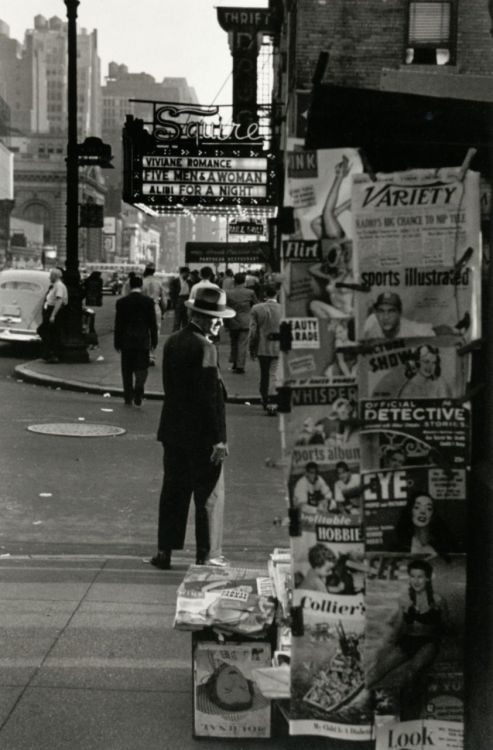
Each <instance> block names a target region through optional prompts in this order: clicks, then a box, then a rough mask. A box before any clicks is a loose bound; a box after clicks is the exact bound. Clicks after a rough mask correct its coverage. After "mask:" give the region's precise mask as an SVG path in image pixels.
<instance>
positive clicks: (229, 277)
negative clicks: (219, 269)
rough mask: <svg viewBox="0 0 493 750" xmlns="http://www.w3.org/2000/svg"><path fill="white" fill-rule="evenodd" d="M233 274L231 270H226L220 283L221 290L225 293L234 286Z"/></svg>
mask: <svg viewBox="0 0 493 750" xmlns="http://www.w3.org/2000/svg"><path fill="white" fill-rule="evenodd" d="M234 276H235V275H234V273H233V271H232V270H231V268H227V269H226V270H225V272H224V279H223V283H222V289H224V291H225V292H226V293H227V292H229V291H231V289H233V287H234V285H235V278H234Z"/></svg>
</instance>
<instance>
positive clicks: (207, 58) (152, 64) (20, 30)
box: [0, 0, 268, 104]
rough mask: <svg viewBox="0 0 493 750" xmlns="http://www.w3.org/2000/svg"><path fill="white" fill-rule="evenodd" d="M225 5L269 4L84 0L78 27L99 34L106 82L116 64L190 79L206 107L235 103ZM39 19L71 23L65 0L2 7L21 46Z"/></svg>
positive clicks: (252, 2) (257, 3)
mask: <svg viewBox="0 0 493 750" xmlns="http://www.w3.org/2000/svg"><path fill="white" fill-rule="evenodd" d="M219 6H226V7H233V6H253V7H257V8H265V7H267V6H268V1H267V0H80V4H79V7H78V19H77V26H78V29H79V30H80V29H82V28H86V29H87V31H89V32H91V31H92V30H93V29H97V30H98V51H99V56H100V58H101V71H102V76H103V80H102V83H104V76H106V75H107V73H108V63H109V62H111V61H112V60H114V61H115V62H117V63H120V64H125V65H127V66H128V69H129V71H130V72H131V73H141V72H145V73H150V74H151V75H153V76H154V77H155V79H156V80H157V81H161V80H162V79H163V78H167V77H183V78H186V79H187V81H188V83H189V85H190V86H193V87H194V88H195V91H196V93H197V97H198V100H199V102H200V104H212V102H215V103H216V104H230V103H231V67H232V58H231V54H230V51H229V47H228V35H227V33H226V32H225V31H223V30H222V29H221V27H220V26H219V24H218V22H217V14H216V10H215V8H216V7H219ZM36 15H43V16H45V17H46V18H51V17H52V16H58V17H59V18H62V19H63V20H66V6H65V3H64V0H17V2H16V3H14V2H12V3H2V6H1V7H0V19H1V20H2V21H5V23H7V24H8V26H9V27H10V36H11V38H13V39H17V40H18V41H20V42H22V41H23V39H24V32H25V30H26V29H28V28H33V25H34V24H33V21H34V17H35V16H36ZM223 85H224V88H223ZM216 97H217V98H216Z"/></svg>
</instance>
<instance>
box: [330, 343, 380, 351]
mask: <svg viewBox="0 0 493 750" xmlns="http://www.w3.org/2000/svg"><path fill="white" fill-rule="evenodd" d="M374 348H375V345H374V344H366V343H361V344H356V345H351V346H336V352H341V354H346V353H348V352H353V353H354V354H371V352H372V351H373V350H374Z"/></svg>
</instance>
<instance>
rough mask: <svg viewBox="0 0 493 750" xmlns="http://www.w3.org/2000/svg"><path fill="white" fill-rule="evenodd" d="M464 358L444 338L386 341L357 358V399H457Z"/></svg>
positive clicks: (463, 378)
mask: <svg viewBox="0 0 493 750" xmlns="http://www.w3.org/2000/svg"><path fill="white" fill-rule="evenodd" d="M467 363H468V358H467V357H461V356H459V355H458V353H457V345H456V343H454V342H450V341H449V342H446V341H443V339H440V340H437V339H424V340H421V341H418V340H416V341H409V340H408V341H404V340H403V339H396V340H395V341H385V342H382V343H381V344H375V346H374V347H372V349H371V351H369V352H365V353H364V354H362V355H361V356H360V357H359V364H358V387H359V394H360V398H374V399H379V398H386V399H409V398H420V399H421V398H444V399H450V398H460V397H461V396H463V395H464V393H465V390H466V382H467V372H466V370H467Z"/></svg>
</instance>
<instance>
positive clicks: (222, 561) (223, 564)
mask: <svg viewBox="0 0 493 750" xmlns="http://www.w3.org/2000/svg"><path fill="white" fill-rule="evenodd" d="M229 564H230V563H229V560H228V559H227V558H226V557H224V555H218V556H217V557H209V559H208V560H207V565H212V566H213V567H215V568H227V567H228V565H229Z"/></svg>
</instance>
